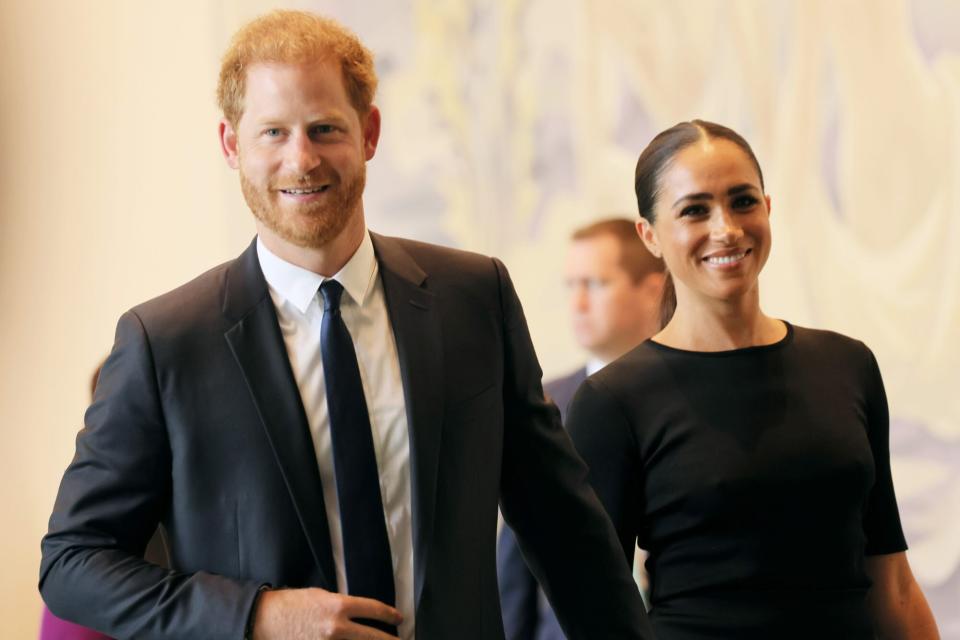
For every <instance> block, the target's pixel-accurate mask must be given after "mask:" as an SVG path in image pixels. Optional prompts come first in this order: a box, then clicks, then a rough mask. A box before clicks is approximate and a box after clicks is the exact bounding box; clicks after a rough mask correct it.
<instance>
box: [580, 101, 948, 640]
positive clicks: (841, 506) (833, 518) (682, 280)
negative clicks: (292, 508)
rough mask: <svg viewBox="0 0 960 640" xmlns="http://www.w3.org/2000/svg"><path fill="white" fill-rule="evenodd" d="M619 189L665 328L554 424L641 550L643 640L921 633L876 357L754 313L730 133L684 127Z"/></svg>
mask: <svg viewBox="0 0 960 640" xmlns="http://www.w3.org/2000/svg"><path fill="white" fill-rule="evenodd" d="M636 192H637V201H638V203H639V207H640V215H641V220H640V223H639V224H638V231H639V232H640V234H641V236H642V237H643V240H644V242H645V243H646V244H647V246H648V248H649V249H650V251H651V252H652V253H653V254H654V255H656V256H662V257H663V259H664V261H665V262H666V265H667V268H668V270H669V273H670V276H671V278H672V287H671V288H670V289H669V298H665V314H664V318H663V321H664V326H663V329H662V330H661V331H660V333H658V334H656V335H655V336H654V337H653V338H652V339H650V340H648V341H646V342H644V343H643V344H641V345H640V346H639V347H637V348H636V349H634V350H633V351H631V352H630V353H628V354H627V355H626V356H624V357H622V358H621V359H619V360H617V361H615V362H614V363H613V364H611V365H610V366H608V367H607V368H605V369H603V370H601V371H600V372H598V373H597V374H595V375H594V376H592V377H591V378H589V379H588V380H587V382H585V383H584V385H583V386H582V387H581V388H580V390H579V391H578V393H577V395H576V396H575V397H574V399H573V401H572V403H571V405H570V408H569V414H568V416H569V418H568V426H569V429H570V432H571V436H572V437H573V439H574V441H575V443H576V445H577V447H578V449H579V450H580V453H581V455H583V457H584V459H585V460H586V461H587V463H588V464H589V465H590V475H591V480H592V482H593V485H594V488H595V489H596V491H597V493H598V495H599V496H600V498H601V500H602V501H603V503H604V505H605V506H606V507H607V510H608V512H609V513H610V515H611V517H612V519H613V521H614V524H615V525H616V528H617V531H618V534H619V536H620V540H621V542H622V544H623V548H624V552H625V553H626V555H627V560H628V561H629V562H632V560H633V553H634V549H635V548H636V547H637V545H638V544H639V546H641V547H643V548H644V549H646V550H647V551H649V553H650V556H649V559H648V560H647V570H648V572H649V574H650V580H651V585H652V593H651V603H652V610H651V619H652V621H653V623H654V627H655V630H656V633H657V638H658V639H659V640H681V639H682V640H686V639H694V638H696V639H702V638H736V639H738V640H741V639H751V638H758V639H759V638H763V639H771V640H779V639H782V638H804V639H820V638H838V639H841V638H842V639H844V640H859V639H864V640H866V639H871V638H874V637H881V638H911V639H927V638H937V637H938V633H937V630H936V624H935V622H934V620H933V617H932V615H931V613H930V609H929V607H928V606H927V603H926V600H925V598H924V597H923V594H922V593H921V591H920V589H919V587H918V586H917V584H916V581H915V580H914V578H913V575H912V573H911V571H910V567H909V565H908V563H907V559H906V555H905V553H904V551H905V549H906V543H905V541H904V538H903V532H902V529H901V526H900V517H899V514H898V510H897V505H896V500H895V497H894V492H893V484H892V482H891V478H890V463H889V451H888V445H887V441H888V437H887V436H888V433H887V432H888V422H889V420H888V415H887V403H886V397H885V395H884V390H883V382H882V381H881V378H880V372H879V370H878V368H877V363H876V360H875V359H874V357H873V354H872V353H871V352H870V350H869V349H867V347H866V346H864V345H863V343H861V342H859V341H856V340H853V339H851V338H847V337H844V336H841V335H839V334H836V333H832V332H828V331H817V330H813V329H804V328H801V327H795V326H792V325H790V324H788V323H786V322H784V321H782V320H777V319H774V318H771V317H769V316H766V315H764V313H763V312H762V311H761V309H760V298H759V291H758V285H757V279H758V276H759V274H760V270H761V269H762V268H763V265H764V263H765V262H766V260H767V256H768V255H769V253H770V240H771V239H770V225H769V216H770V198H769V196H767V195H766V193H765V191H764V187H763V176H762V174H761V171H760V166H759V164H758V162H757V160H756V157H755V156H754V154H753V152H752V151H751V149H750V147H749V145H748V144H747V142H746V141H745V140H744V139H743V138H742V137H740V136H739V135H738V134H737V133H735V132H734V131H732V130H730V129H727V128H726V127H722V126H720V125H716V124H713V123H709V122H704V121H700V120H695V121H693V122H688V123H681V124H679V125H677V126H675V127H673V128H671V129H668V130H667V131H664V132H663V133H661V134H660V135H658V136H657V137H656V138H654V140H653V141H652V142H651V143H650V145H649V146H648V147H647V148H646V149H645V150H644V152H643V153H642V154H641V155H640V159H639V161H638V163H637V170H636Z"/></svg>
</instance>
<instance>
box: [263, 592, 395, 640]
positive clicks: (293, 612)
mask: <svg viewBox="0 0 960 640" xmlns="http://www.w3.org/2000/svg"><path fill="white" fill-rule="evenodd" d="M352 618H370V619H373V620H380V621H382V622H385V623H387V624H391V625H398V624H400V622H401V620H402V619H403V618H402V617H401V615H400V612H399V611H397V610H396V609H394V608H393V607H391V606H388V605H386V604H383V603H382V602H379V601H377V600H372V599H370V598H357V597H355V596H346V595H343V594H340V593H332V592H330V591H325V590H323V589H278V590H276V591H264V592H263V594H262V595H261V596H260V598H259V600H258V601H257V609H256V611H255V612H254V618H253V640H396V638H395V637H394V636H390V635H387V634H386V633H384V632H382V631H379V630H377V629H374V628H372V627H368V626H366V625H362V624H358V623H356V622H354V621H353V620H352Z"/></svg>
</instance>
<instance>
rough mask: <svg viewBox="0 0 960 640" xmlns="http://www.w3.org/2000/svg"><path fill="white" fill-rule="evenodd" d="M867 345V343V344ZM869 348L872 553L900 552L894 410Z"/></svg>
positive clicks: (867, 529) (866, 519)
mask: <svg viewBox="0 0 960 640" xmlns="http://www.w3.org/2000/svg"><path fill="white" fill-rule="evenodd" d="M865 349H866V347H865ZM866 351H867V363H866V367H867V370H866V371H865V377H866V413H867V429H868V433H867V435H868V437H869V440H870V450H871V452H872V453H873V460H874V470H875V481H874V485H873V489H872V490H871V492H870V495H869V497H868V499H867V507H866V511H865V512H864V516H863V531H864V534H865V535H866V549H865V553H866V555H868V556H872V555H881V554H888V553H897V552H899V551H904V550H905V549H906V548H907V543H906V539H905V538H904V536H903V527H902V526H901V524H900V511H899V510H898V508H897V499H896V495H895V494H894V490H893V478H892V476H891V473H890V414H889V410H888V408H887V394H886V392H885V391H884V388H883V379H882V378H881V376H880V367H879V366H878V365H877V359H876V358H875V357H874V355H873V353H872V352H871V351H870V350H869V349H866Z"/></svg>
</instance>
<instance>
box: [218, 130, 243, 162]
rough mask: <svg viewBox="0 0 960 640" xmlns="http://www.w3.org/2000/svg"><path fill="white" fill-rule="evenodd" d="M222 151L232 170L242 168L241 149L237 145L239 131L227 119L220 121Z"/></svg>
mask: <svg viewBox="0 0 960 640" xmlns="http://www.w3.org/2000/svg"><path fill="white" fill-rule="evenodd" d="M219 131H220V150H221V151H223V157H224V158H225V159H226V161H227V164H228V165H230V168H231V169H239V168H240V147H239V146H238V144H237V131H236V129H234V128H233V125H232V124H230V121H229V120H227V119H226V118H224V119H222V120H221V121H220V127H219Z"/></svg>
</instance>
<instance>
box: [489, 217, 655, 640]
mask: <svg viewBox="0 0 960 640" xmlns="http://www.w3.org/2000/svg"><path fill="white" fill-rule="evenodd" d="M663 273H664V266H663V261H662V260H660V259H658V258H655V257H654V256H652V255H651V254H650V252H649V251H647V248H646V247H645V246H644V244H643V241H642V240H641V239H640V236H639V235H637V230H636V225H635V223H634V222H633V221H631V220H627V219H622V218H614V219H609V220H601V221H599V222H595V223H593V224H591V225H588V226H586V227H583V228H581V229H579V230H577V231H576V232H574V234H573V236H572V238H571V243H570V249H569V252H568V255H567V264H566V284H567V289H568V291H569V295H570V298H569V304H570V314H571V318H572V320H573V330H574V334H575V336H576V338H577V342H578V343H579V344H580V346H581V347H583V348H584V349H585V350H586V351H587V353H588V354H589V359H588V360H587V364H586V365H585V366H583V367H580V368H579V369H577V370H576V371H573V372H572V373H570V374H568V375H566V376H563V377H560V378H557V379H555V380H552V381H550V382H548V383H547V384H546V385H545V387H544V388H545V391H546V393H547V397H549V398H550V399H551V400H553V402H555V403H556V404H557V406H558V407H560V412H561V415H563V416H564V419H565V417H566V409H567V405H568V404H569V403H570V400H571V399H572V398H573V394H574V392H576V390H577V388H578V387H579V386H580V384H581V383H582V382H583V381H584V380H586V378H587V376H588V375H590V374H592V373H595V372H596V371H598V370H600V369H601V368H602V367H604V366H606V365H607V364H608V363H610V362H612V361H613V360H615V359H617V358H619V357H620V356H621V355H623V354H624V353H626V352H627V351H629V350H630V349H632V348H633V347H635V346H636V345H638V344H640V343H641V342H643V341H644V340H646V339H647V338H649V337H650V336H652V335H653V334H654V333H656V331H657V328H658V314H657V312H658V310H659V305H660V294H661V292H662V291H663V281H664V275H663ZM497 573H498V575H499V581H500V599H501V605H502V607H503V622H504V628H505V630H506V635H507V638H508V640H563V638H564V637H565V636H564V634H563V631H562V629H561V627H560V623H559V622H558V620H557V616H556V614H554V612H553V610H552V609H551V608H550V604H549V603H548V602H547V598H546V596H545V595H544V593H543V591H542V590H541V589H540V588H539V587H538V585H537V579H536V578H535V577H534V574H533V573H531V572H530V569H529V568H528V567H527V563H526V562H525V561H524V559H523V556H522V555H521V553H520V546H519V545H518V544H517V538H516V536H515V535H514V533H513V531H512V530H511V529H510V527H509V526H504V527H503V529H502V530H501V532H500V538H499V541H498V543H497Z"/></svg>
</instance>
